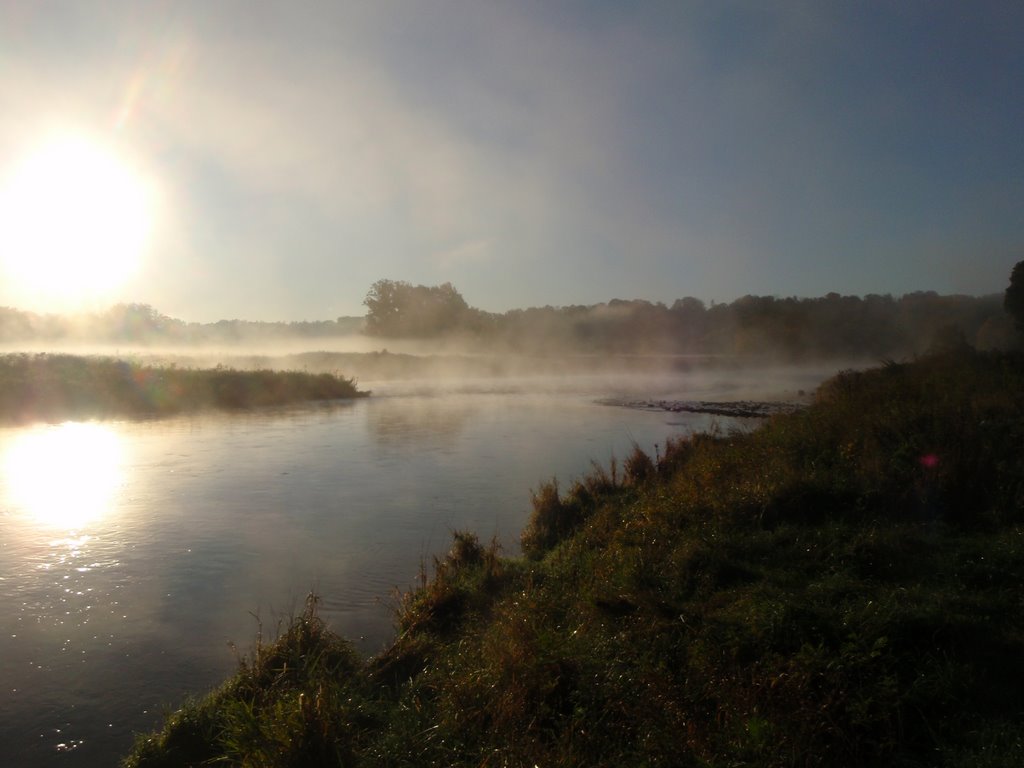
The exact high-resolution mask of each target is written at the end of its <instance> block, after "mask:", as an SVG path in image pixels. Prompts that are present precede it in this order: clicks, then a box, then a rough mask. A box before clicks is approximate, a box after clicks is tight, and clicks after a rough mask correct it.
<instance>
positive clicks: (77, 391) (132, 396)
mask: <svg viewBox="0 0 1024 768" xmlns="http://www.w3.org/2000/svg"><path fill="white" fill-rule="evenodd" d="M366 394H368V393H365V392H360V391H359V390H358V389H357V388H356V384H355V382H354V381H353V380H351V379H345V378H342V377H340V376H336V375H333V374H329V373H318V374H311V373H305V372H299V371H271V370H256V371H236V370H234V369H231V368H223V367H217V368H205V369H193V368H177V367H174V366H170V367H152V366H145V365H139V364H136V363H131V362H127V361H124V360H118V359H115V358H108V357H88V356H79V355H54V354H36V355H29V354H7V355H0V420H3V421H7V422H29V421H56V420H61V419H74V418H105V417H115V416H129V417H132V416H165V415H170V414H175V413H180V412H183V411H195V410H200V409H206V408H218V409H228V410H239V409H248V408H259V407H265V406H275V405H287V404H289V403H297V402H308V401H317V400H336V399H342V398H353V397H362V396H365V395H366Z"/></svg>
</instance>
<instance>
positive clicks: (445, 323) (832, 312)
mask: <svg viewBox="0 0 1024 768" xmlns="http://www.w3.org/2000/svg"><path fill="white" fill-rule="evenodd" d="M1003 303H1004V297H1003V295H1001V294H993V295H989V296H980V297H976V296H962V295H952V296H940V295H939V294H937V293H935V292H932V291H927V292H915V293H909V294H905V295H903V296H900V297H898V298H897V297H893V296H890V295H876V294H871V295H868V296H864V297H859V296H841V295H839V294H838V293H829V294H828V295H826V296H822V297H820V298H777V297H773V296H744V297H742V298H740V299H737V300H736V301H733V302H732V303H729V304H716V303H714V302H712V303H711V304H710V305H708V304H705V302H703V301H701V300H700V299H696V298H693V297H685V298H681V299H678V300H676V301H674V302H673V303H672V304H671V305H666V304H663V303H660V302H658V303H652V302H650V301H644V300H642V299H632V300H622V299H612V300H611V301H608V302H605V303H601V304H593V305H587V306H581V305H577V306H564V307H552V306H546V307H534V308H530V309H514V310H510V311H508V312H505V313H493V312H486V311H483V310H481V309H477V308H474V307H471V306H469V305H468V304H467V303H466V301H465V299H464V298H463V297H462V295H461V294H460V293H459V292H458V291H457V290H456V289H455V288H454V287H453V286H452V285H451V284H450V283H445V284H443V285H439V286H424V285H412V284H410V283H407V282H403V281H396V280H379V281H377V282H376V283H374V284H373V285H372V286H371V287H370V289H369V292H368V293H367V295H366V299H365V301H364V304H365V305H366V308H367V312H366V316H365V317H339V318H337V319H336V320H325V321H309V322H254V321H245V320H221V321H219V322H216V323H189V322H185V321H183V320H178V319H175V318H172V317H168V316H166V315H163V314H161V313H160V312H158V311H157V310H156V309H154V308H153V307H151V306H149V305H146V304H120V305H117V306H115V307H112V308H111V309H109V310H107V311H105V312H101V313H97V314H92V315H82V316H76V317H68V316H61V315H39V314H34V313H31V312H25V311H22V310H17V309H12V308H0V343H2V344H7V345H16V344H18V343H26V342H71V343H74V342H82V343H88V342H92V343H115V344H145V345H154V346H156V345H162V344H167V345H207V344H233V343H242V342H247V343H259V342H272V341H277V340H306V341H308V342H310V344H311V345H312V346H313V347H315V344H316V342H317V340H323V341H326V340H328V339H332V338H337V337H341V336H351V335H353V334H364V335H366V336H368V337H371V338H376V339H379V340H381V341H382V342H384V341H385V340H397V339H414V340H432V341H437V342H451V343H452V345H453V346H454V345H458V346H459V349H461V350H463V351H471V352H472V351H484V352H496V353H497V352H505V351H508V352H519V353H522V354H545V355H546V354H558V353H569V354H581V355H589V354H595V355H596V354H615V355H629V354H638V355H640V354H643V355H669V354H694V355H742V356H769V355H770V356H776V357H783V358H785V359H788V360H803V359H830V358H831V359H842V358H846V359H849V358H858V357H868V358H875V359H878V358H885V357H901V356H906V355H913V354H918V353H922V352H925V351H928V350H929V349H934V348H935V347H957V346H960V347H963V346H971V347H975V348H977V349H993V348H1005V347H1009V346H1012V345H1013V344H1014V343H1015V342H1016V340H1017V333H1016V332H1015V328H1014V322H1013V320H1012V318H1011V317H1010V316H1009V315H1007V314H1006V312H1005V311H1004V308H1003Z"/></svg>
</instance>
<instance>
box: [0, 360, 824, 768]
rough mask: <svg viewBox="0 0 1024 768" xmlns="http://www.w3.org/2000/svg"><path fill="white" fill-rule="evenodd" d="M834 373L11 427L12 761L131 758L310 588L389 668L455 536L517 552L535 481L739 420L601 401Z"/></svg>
mask: <svg viewBox="0 0 1024 768" xmlns="http://www.w3.org/2000/svg"><path fill="white" fill-rule="evenodd" d="M830 372H831V371H829V370H824V371H821V370H819V371H814V370H802V371H789V372H780V371H774V372H771V374H770V375H767V374H764V373H763V372H761V373H758V374H756V375H754V376H753V377H752V378H749V379H745V380H743V381H741V380H740V377H738V376H737V375H736V373H735V372H733V373H731V374H730V375H729V376H728V377H726V378H723V377H721V376H719V377H715V376H711V377H696V376H695V375H693V374H673V375H664V376H659V377H654V378H651V377H645V378H644V379H642V380H637V379H629V378H623V377H620V378H617V379H610V378H598V377H591V378H588V377H576V378H573V379H543V378H534V379H524V380H476V381H459V382H455V381H447V382H441V383H427V382H401V383H377V384H372V383H371V384H369V386H371V387H372V388H373V389H374V396H373V397H371V398H368V399H365V400H358V401H352V402H344V403H334V404H326V405H316V406H303V407H292V408H286V409H277V410H271V411H260V412H256V413H251V412H250V413H244V414H237V413H235V414H202V415H194V416H184V417H178V418H173V419H164V420H158V421H102V422H100V421H93V422H84V423H64V424H40V425H32V426H26V427H18V428H5V429H0V757H2V758H3V760H2V762H3V764H5V765H26V766H29V765H31V766H63V767H65V768H71V767H72V766H74V767H76V768H77V767H78V766H109V765H114V764H116V762H117V759H118V756H120V755H122V754H124V752H125V751H126V750H127V749H128V748H129V746H130V745H131V742H132V738H133V736H132V734H133V733H134V732H139V731H146V730H149V729H151V728H152V727H154V726H156V725H157V724H158V723H159V721H160V719H161V716H162V715H163V714H164V713H165V712H166V711H167V708H168V707H172V706H175V705H177V704H179V703H180V702H181V701H182V700H183V699H184V698H185V697H186V696H187V695H189V694H196V693H201V692H203V691H205V690H208V689H209V688H211V687H213V686H214V685H216V684H217V683H218V682H219V681H221V680H222V679H223V678H225V677H226V676H227V675H229V674H230V673H231V672H232V671H233V670H234V668H235V666H236V664H237V654H239V653H244V652H247V651H248V650H249V649H251V647H252V646H253V643H254V640H255V637H256V634H257V632H258V631H260V630H261V629H262V632H263V635H264V636H265V637H272V636H273V634H274V632H275V630H276V627H277V626H278V623H279V622H280V621H282V620H286V618H287V617H288V616H289V615H291V614H294V613H296V612H298V611H300V610H301V608H302V605H303V601H304V598H305V596H306V595H307V594H308V593H309V592H310V591H316V592H317V593H318V594H319V595H321V597H322V602H321V608H322V611H321V613H322V615H323V616H324V618H325V619H326V620H327V621H328V623H329V624H330V626H331V627H332V628H333V629H335V630H337V631H339V632H341V633H342V634H344V635H345V636H347V637H349V638H350V639H352V640H353V641H354V642H355V643H356V645H357V647H358V648H359V649H360V650H361V651H362V652H364V653H366V654H372V653H374V652H376V651H378V650H380V649H381V648H382V647H383V646H384V644H385V643H386V642H387V640H388V638H389V637H390V636H391V633H392V616H393V613H392V609H393V606H394V604H395V597H394V596H395V590H396V589H403V588H407V587H408V586H409V585H411V584H413V583H414V581H415V579H416V576H417V574H418V572H419V570H420V566H421V563H424V562H425V563H428V564H429V563H430V562H431V559H432V557H433V556H434V555H436V554H440V553H442V552H444V551H445V550H446V549H447V548H448V544H449V543H450V540H451V532H452V531H453V530H471V531H474V532H476V533H477V534H479V535H480V537H481V539H490V537H491V536H497V537H498V539H499V541H500V542H501V543H502V545H503V547H504V550H505V552H506V553H509V554H515V553H516V552H517V551H518V547H517V540H518V534H519V531H520V530H521V529H522V527H523V525H524V524H525V522H526V519H527V516H528V513H529V505H530V490H531V489H532V488H536V487H537V486H538V485H539V483H540V482H542V481H544V480H547V479H549V478H551V477H557V478H559V479H560V480H561V481H562V482H563V484H567V483H568V482H569V481H571V480H572V479H573V478H574V477H579V476H580V475H582V474H584V473H585V472H587V471H588V469H589V468H590V466H591V462H592V461H598V462H601V463H604V464H606V463H607V461H608V460H609V458H610V457H612V456H617V457H620V458H621V457H624V456H626V455H627V454H628V453H629V451H630V450H631V446H632V444H633V443H636V444H638V445H639V446H640V447H642V448H643V449H645V450H647V451H649V452H653V451H654V449H655V446H664V444H665V441H666V440H667V439H669V438H672V437H677V436H681V435H685V434H687V433H690V432H693V431H696V430H704V429H707V428H709V427H710V426H711V425H712V424H713V423H715V422H717V423H718V425H720V426H721V427H723V428H726V429H728V428H733V427H739V426H740V422H739V421H737V422H731V421H730V420H728V419H723V418H717V419H715V418H714V417H709V416H703V415H693V414H673V413H667V412H646V411H639V410H629V409H625V408H616V407H611V406H606V405H600V404H598V403H597V400H599V399H601V398H605V397H611V396H619V395H629V396H637V395H639V396H651V397H655V396H656V397H677V398H681V399H723V400H729V399H739V398H741V397H746V396H751V395H754V396H757V395H764V394H765V391H766V382H768V381H769V380H770V386H768V387H767V390H770V392H771V393H775V394H778V395H781V396H784V397H785V396H790V397H791V396H792V395H793V394H794V393H795V392H796V391H797V390H798V389H813V387H814V386H815V385H816V383H817V382H819V381H820V380H821V379H822V378H823V377H824V376H825V375H827V374H828V373H830ZM766 376H767V378H766ZM563 487H564V486H563Z"/></svg>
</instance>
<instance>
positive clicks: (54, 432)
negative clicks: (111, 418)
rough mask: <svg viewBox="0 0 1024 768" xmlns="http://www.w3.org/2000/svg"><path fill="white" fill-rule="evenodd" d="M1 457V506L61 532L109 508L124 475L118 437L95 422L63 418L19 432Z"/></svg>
mask: <svg viewBox="0 0 1024 768" xmlns="http://www.w3.org/2000/svg"><path fill="white" fill-rule="evenodd" d="M2 461H3V464H2V466H0V470H2V480H3V491H4V496H5V499H4V501H5V502H6V504H5V506H9V507H11V508H13V510H14V511H15V512H16V513H19V514H22V515H25V516H27V517H28V518H30V519H31V520H32V521H34V522H35V523H36V524H39V525H45V526H47V527H50V528H56V529H59V530H61V531H65V532H70V531H78V530H80V529H81V528H82V527H83V526H85V525H86V524H87V523H89V522H92V521H94V520H96V519H98V518H100V517H102V516H104V515H105V514H106V513H107V512H109V510H110V507H111V505H112V504H113V502H114V499H115V496H116V493H117V489H118V488H119V487H120V485H121V483H122V481H123V468H122V465H123V457H122V449H121V441H120V439H119V437H118V435H117V433H116V432H114V431H113V430H112V429H110V428H109V427H105V426H101V425H99V424H81V423H75V422H67V423H65V424H60V425H57V426H47V427H41V428H39V429H36V430H33V431H31V432H26V433H23V434H20V435H19V436H18V437H17V438H15V439H14V440H12V441H11V442H10V443H9V444H8V445H7V446H6V449H5V451H4V454H3V457H2Z"/></svg>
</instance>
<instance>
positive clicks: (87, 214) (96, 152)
mask: <svg viewBox="0 0 1024 768" xmlns="http://www.w3.org/2000/svg"><path fill="white" fill-rule="evenodd" d="M0 184H2V186H0V268H2V270H3V273H4V277H5V280H6V283H7V287H8V289H9V290H10V292H11V293H13V294H14V295H16V296H17V297H18V299H19V300H20V303H23V304H25V305H28V306H31V307H33V308H43V309H47V310H57V311H59V310H67V309H76V308H82V307H84V306H88V305H91V304H94V303H96V302H98V301H102V300H104V299H107V298H109V297H110V296H111V295H113V294H114V293H115V292H116V291H117V289H118V288H120V287H121V286H122V285H123V284H124V282H125V281H126V280H127V279H128V278H129V277H131V276H132V274H133V273H134V272H135V271H136V270H137V269H138V267H139V264H140V261H141V258H142V254H143V251H144V249H145V246H146V244H147V240H148V238H149V235H150V231H151V228H152V224H153V221H152V219H153V210H152V200H151V197H152V195H151V192H150V189H149V185H148V184H147V183H146V182H145V180H144V178H143V177H142V176H141V175H140V174H139V173H137V172H136V171H135V170H134V169H133V168H132V167H131V166H130V165H129V164H128V163H127V162H125V161H124V160H123V159H121V158H120V157H119V156H118V155H117V153H116V152H114V151H113V150H111V149H110V148H107V147H105V146H103V145H102V144H100V143H97V142H93V141H91V140H89V139H87V138H83V137H78V136H68V137H61V138H54V139H50V140H49V141H46V142H45V143H43V144H41V145H39V146H37V147H36V148H35V149H34V150H33V151H31V152H29V153H27V154H26V155H25V156H24V157H22V158H21V160H20V162H18V163H17V164H16V165H15V166H14V167H13V168H12V170H11V171H10V173H9V174H8V175H7V176H6V178H5V179H3V181H0Z"/></svg>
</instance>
